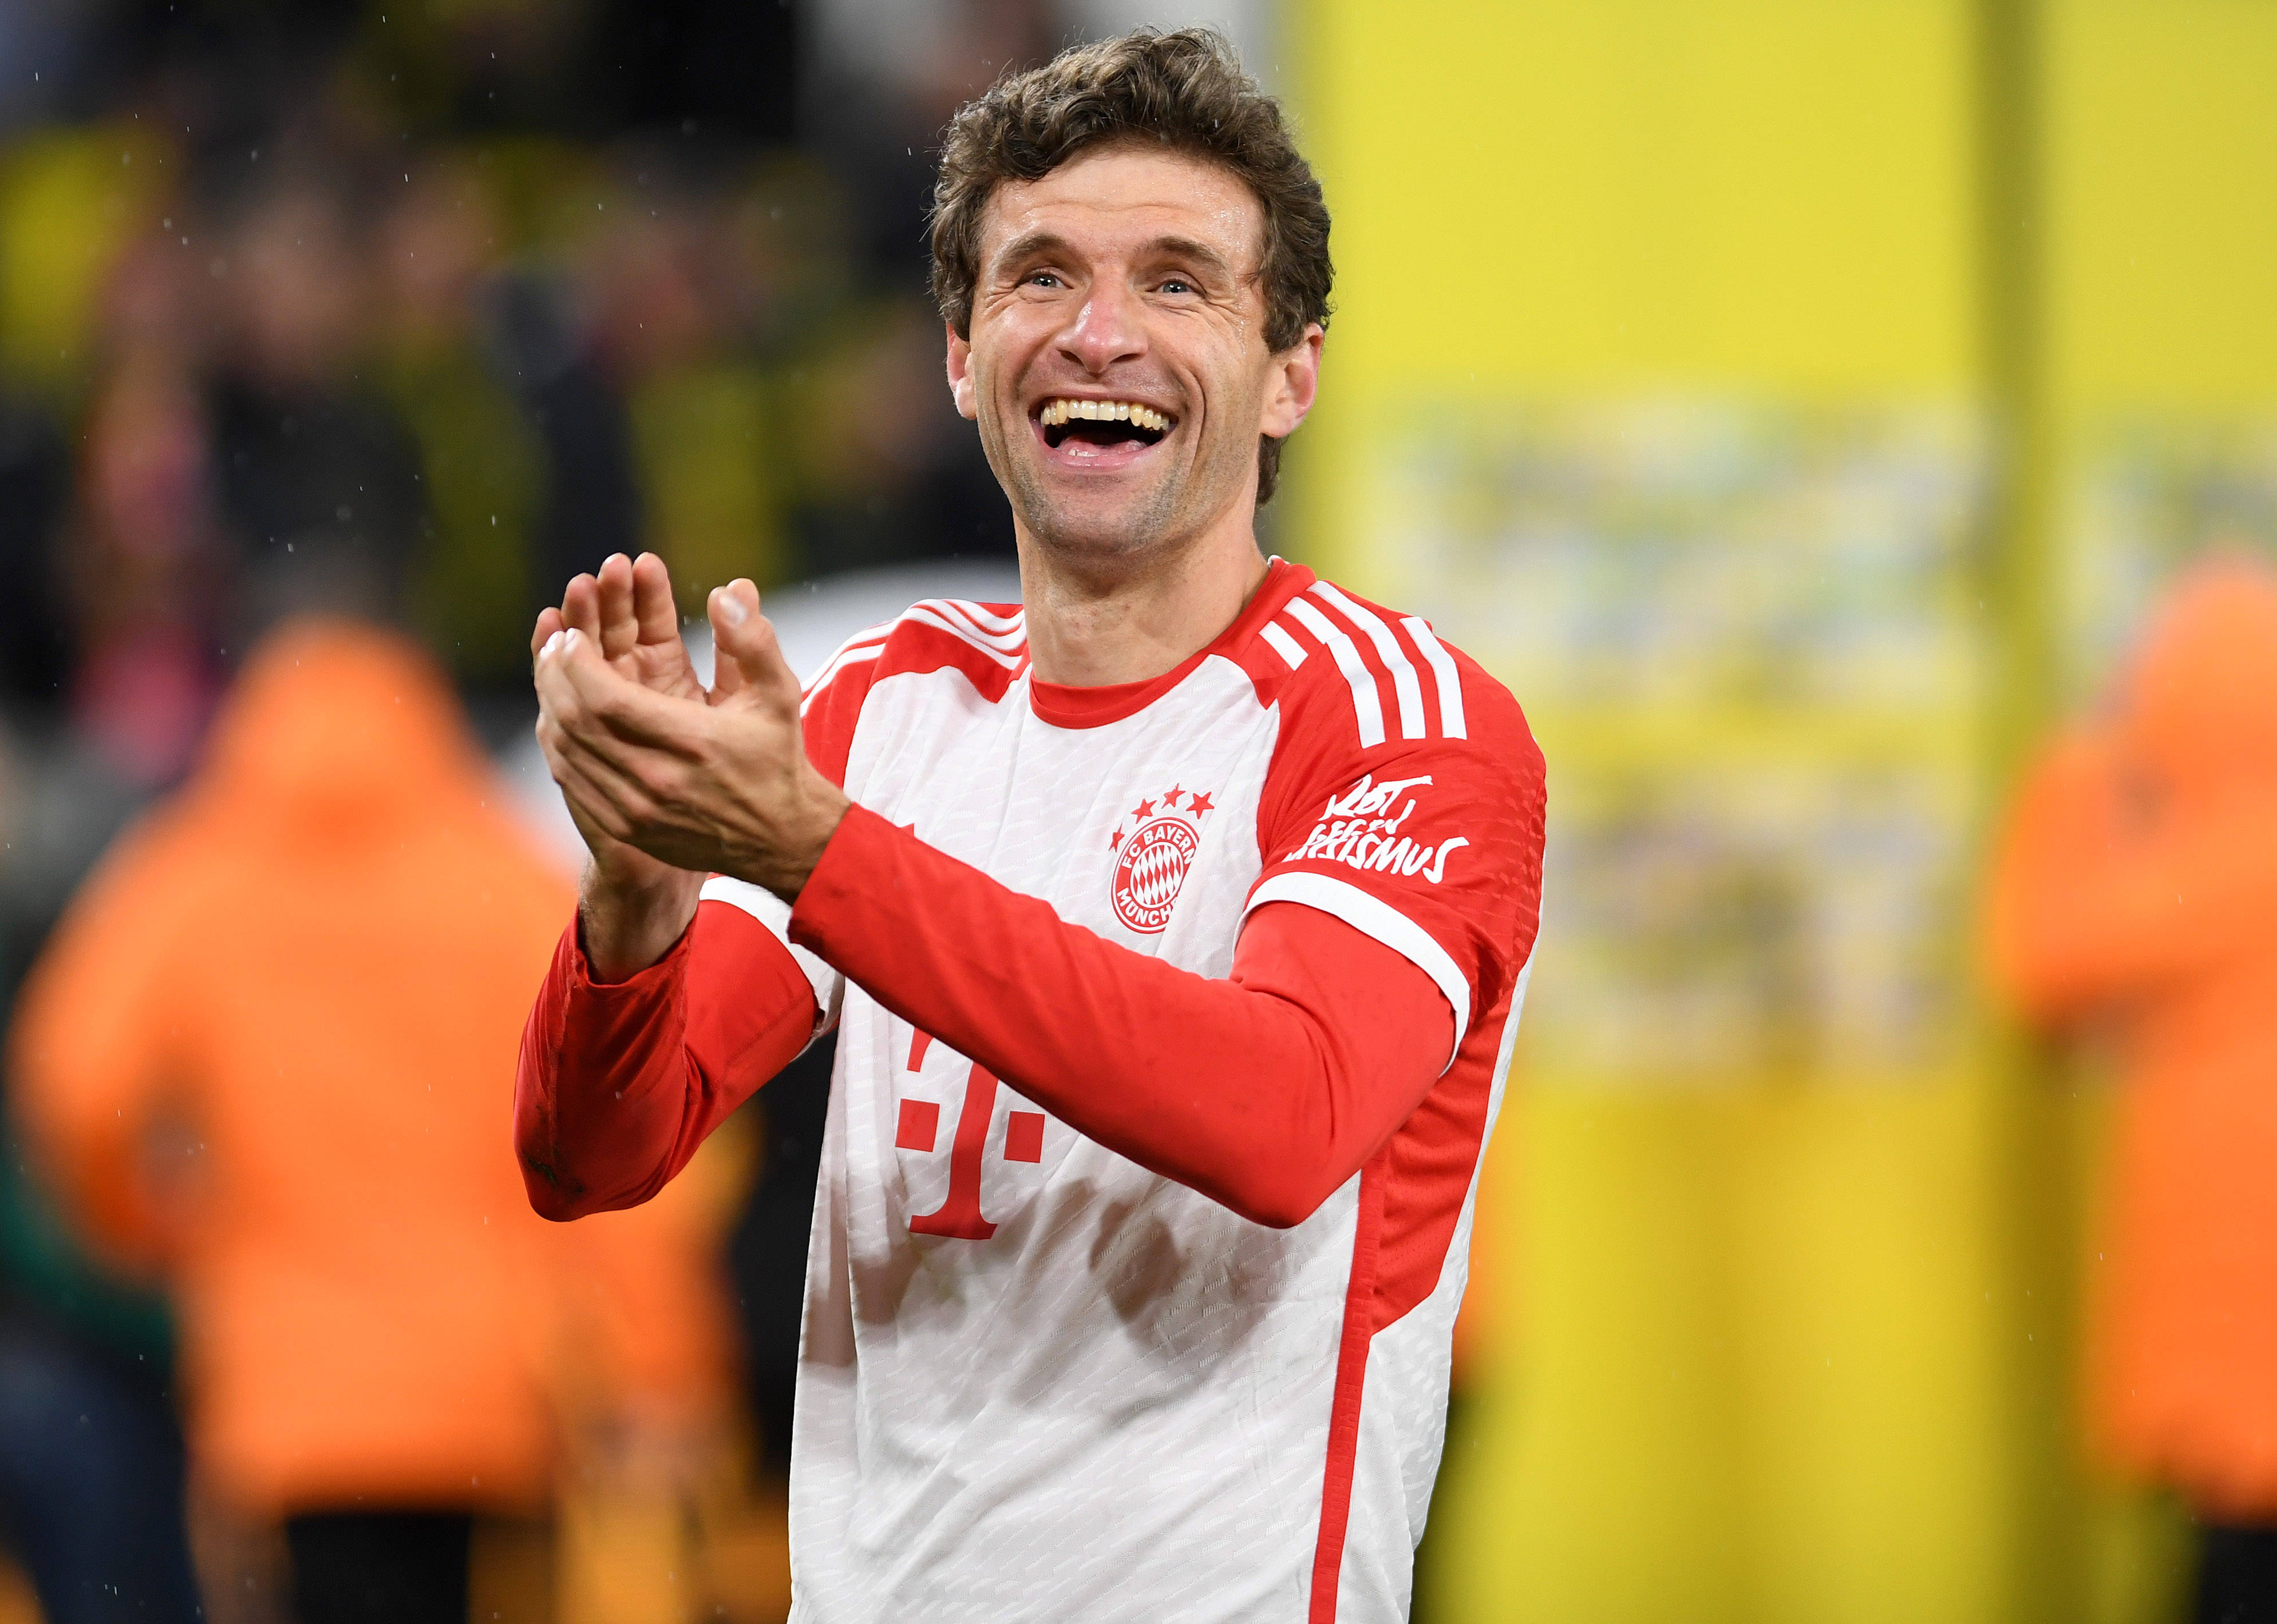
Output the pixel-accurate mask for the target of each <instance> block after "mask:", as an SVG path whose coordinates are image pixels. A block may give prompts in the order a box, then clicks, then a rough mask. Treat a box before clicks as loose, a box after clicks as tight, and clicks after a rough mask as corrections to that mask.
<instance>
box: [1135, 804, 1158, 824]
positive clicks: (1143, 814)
mask: <svg viewBox="0 0 2277 1624" xmlns="http://www.w3.org/2000/svg"><path fill="white" fill-rule="evenodd" d="M1131 816H1132V817H1134V818H1136V819H1138V821H1139V822H1141V823H1144V822H1146V820H1147V819H1149V818H1151V817H1153V816H1154V802H1152V801H1141V802H1139V803H1138V811H1137V812H1132V813H1131Z"/></svg>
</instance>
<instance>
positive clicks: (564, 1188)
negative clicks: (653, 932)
mask: <svg viewBox="0 0 2277 1624" xmlns="http://www.w3.org/2000/svg"><path fill="white" fill-rule="evenodd" d="M815 1017H816V1003H815V995H814V989H813V987H812V986H811V983H810V982H809V981H808V980H807V977H806V974H805V972H803V970H801V969H800V967H799V965H798V964H797V963H796V961H795V960H794V959H793V957H792V956H791V952H790V949H788V948H787V947H785V946H784V945H783V944H782V942H781V941H780V940H779V939H777V937H776V936H775V935H774V934H773V932H771V931H769V930H768V929H767V928H766V926H764V925H762V924H760V923H759V922H758V920H757V919H753V918H752V917H751V915H750V913H749V912H747V911H744V910H742V909H741V908H738V907H736V906H735V905H733V904H731V903H726V902H720V901H716V900H710V899H707V900H705V901H704V902H702V903H698V904H697V910H696V918H695V920H694V922H693V923H691V924H690V925H689V927H688V930H687V932H686V934H683V935H682V937H681V939H680V941H679V942H677V943H675V944H674V947H673V949H672V951H671V952H669V953H667V954H666V955H665V956H664V957H663V958H661V959H659V961H658V962H657V963H655V964H651V965H650V966H649V967H648V968H647V969H645V970H643V971H642V972H640V973H639V974H637V975H635V976H633V977H631V978H629V979H628V980H624V981H621V982H613V983H601V982H596V981H595V980H593V979H592V976H591V972H590V966H589V965H588V964H587V963H586V960H585V955H584V951H583V949H582V948H581V947H580V945H579V943H578V940H577V926H576V924H575V921H574V920H573V921H572V922H571V924H570V926H569V928H568V929H567V931H565V932H563V933H562V937H561V941H560V945H559V946H558V947H556V949H554V954H553V963H552V967H551V968H550V969H549V970H548V972H547V973H546V978H545V986H544V987H541V988H540V989H539V992H538V995H537V1004H536V1005H535V1006H534V1007H533V1008H532V1009H531V1010H530V1014H529V1025H528V1026H526V1027H525V1028H524V1029H523V1033H522V1057H521V1062H520V1064H519V1065H518V1067H517V1068H516V1075H515V1079H514V1148H515V1150H516V1153H517V1154H518V1155H519V1156H520V1158H521V1162H522V1183H523V1185H524V1186H525V1187H526V1188H527V1189H528V1190H529V1201H530V1205H531V1206H532V1207H534V1208H537V1211H538V1212H540V1213H541V1214H543V1215H544V1216H546V1217H549V1218H557V1219H566V1218H575V1217H582V1216H584V1215H585V1214H587V1213H592V1212H605V1211H608V1210H610V1209H612V1208H621V1207H631V1206H636V1205H637V1204H638V1203H640V1202H642V1201H646V1200H648V1199H649V1197H651V1196H652V1195H654V1194H655V1193H657V1192H658V1191H659V1190H660V1189H662V1188H663V1187H664V1185H665V1181H666V1180H667V1179H669V1178H671V1177H672V1176H673V1175H674V1174H675V1173H677V1172H678V1171H679V1170H681V1169H682V1167H685V1166H686V1165H687V1164H688V1160H689V1157H690V1156H692V1155H695V1154H696V1148H697V1146H699V1145H701V1144H702V1143H703V1142H704V1137H705V1136H706V1135H707V1134H709V1133H710V1132H712V1129H713V1128H715V1127H717V1126H718V1125H720V1122H721V1121H723V1120H724V1119H725V1118H726V1117H727V1115H728V1113H730V1112H731V1111H733V1110H734V1109H735V1108H736V1107H737V1106H738V1105H741V1104H742V1102H744V1101H745V1100H747V1099H749V1098H750V1096H751V1094H753V1093H754V1092H755V1091H756V1090H757V1089H758V1087H759V1086H760V1085H761V1084H763V1083H765V1081H766V1080H767V1079H769V1078H771V1077H773V1075H774V1074H775V1073H776V1072H777V1071H781V1070H782V1068H783V1067H784V1066H785V1065H787V1064H789V1062H790V1061H791V1060H792V1059H794V1058H795V1057H796V1056H797V1054H798V1052H799V1050H800V1049H802V1048H805V1047H806V1044H807V1042H808V1041H809V1040H810V1039H811V1038H812V1037H813V1035H814V1027H815Z"/></svg>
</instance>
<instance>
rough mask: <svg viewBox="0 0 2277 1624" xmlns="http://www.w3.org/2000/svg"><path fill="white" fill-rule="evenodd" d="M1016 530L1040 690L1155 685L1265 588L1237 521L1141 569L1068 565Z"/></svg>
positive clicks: (1246, 531) (1249, 530)
mask: <svg viewBox="0 0 2277 1624" xmlns="http://www.w3.org/2000/svg"><path fill="white" fill-rule="evenodd" d="M1016 528H1017V533H1018V542H1019V549H1020V597H1021V600H1022V603H1023V606H1024V608H1025V609H1026V611H1027V634H1028V658H1029V660H1031V661H1032V664H1033V666H1034V667H1035V673H1036V677H1037V680H1038V681H1039V682H1058V683H1062V684H1064V685H1066V686H1069V687H1072V688H1103V687H1107V686H1109V685H1111V684H1114V683H1117V682H1146V681H1147V680H1148V679H1150V678H1153V677H1157V676H1160V675H1162V674H1163V673H1164V672H1165V671H1169V670H1173V669H1175V668H1176V667H1177V666H1178V665H1179V664H1180V663H1182V662H1183V661H1184V660H1186V659H1187V658H1188V657H1189V656H1190V655H1192V654H1194V653H1196V652H1199V651H1200V650H1202V649H1205V648H1207V647H1208V646H1209V644H1210V643H1211V642H1212V640H1213V639H1215V637H1217V635H1218V634H1219V633H1220V632H1222V631H1223V630H1224V629H1226V628H1227V627H1229V626H1230V625H1232V624H1233V622H1234V621H1235V620H1236V619H1237V618H1238V617H1239V615H1240V614H1241V611H1242V607H1243V606H1244V605H1245V604H1247V603H1248V601H1249V599H1250V596H1251V594H1253V593H1254V592H1255V591H1257V588H1258V586H1259V584H1260V583H1261V582H1263V581H1264V579H1265V572H1266V561H1265V556H1264V554H1263V553H1260V552H1259V551H1258V546H1257V536H1256V532H1255V530H1254V529H1253V527H1252V525H1251V524H1250V523H1248V522H1243V523H1241V524H1240V525H1238V526H1233V525H1223V526H1220V527H1215V528H1214V529H1213V530H1210V531H1207V532H1205V533H1204V534H1202V535H1201V536H1199V537H1196V538H1193V539H1192V540H1191V541H1189V542H1188V543H1186V544H1185V545H1183V546H1178V547H1175V548H1169V549H1166V550H1164V551H1163V552H1162V553H1160V554H1157V555H1154V556H1150V557H1147V558H1146V559H1144V560H1129V559H1117V560H1109V561H1102V560H1097V559H1088V560H1085V559H1078V558H1073V557H1070V556H1069V555H1068V554H1067V553H1065V552H1063V551H1062V550H1060V549H1058V548H1055V547H1053V546H1051V545H1048V544H1047V543H1045V542H1042V541H1040V540H1039V538H1037V537H1036V536H1035V535H1034V534H1033V533H1032V531H1031V530H1029V529H1028V527H1027V526H1026V525H1025V524H1024V523H1022V524H1017V526H1016Z"/></svg>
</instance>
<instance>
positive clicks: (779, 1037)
mask: <svg viewBox="0 0 2277 1624" xmlns="http://www.w3.org/2000/svg"><path fill="white" fill-rule="evenodd" d="M886 631H887V628H884V627H877V628H872V629H871V630H869V631H866V632H864V633H863V634H861V635H860V636H859V637H855V638H854V639H852V640H851V641H850V642H849V643H847V644H845V645H844V646H842V647H841V648H840V649H839V650H838V652H836V653H834V654H833V655H832V656H831V657H830V660H828V662H827V663H826V665H825V666H824V667H823V669H822V671H821V672H820V673H819V675H817V676H816V678H815V680H814V681H813V682H811V683H810V684H809V685H808V687H807V689H806V690H805V693H804V695H803V700H802V704H801V706H800V711H801V715H802V718H803V724H804V729H803V730H804V734H805V739H806V751H807V756H808V758H809V759H811V760H812V761H813V763H814V764H815V766H816V767H817V769H818V770H819V771H820V772H821V773H822V774H824V776H826V777H827V778H828V779H829V780H830V782H832V783H834V784H839V785H841V786H842V785H843V784H844V783H845V782H846V761H847V756H848V753H849V751H851V749H852V748H853V739H854V728H855V724H856V722H857V721H859V720H860V717H861V713H862V702H863V700H864V698H865V697H866V696H867V695H868V693H869V688H870V679H871V676H872V671H873V668H874V665H875V662H876V660H877V658H878V656H879V653H880V651H881V650H882V648H883V645H884V639H885V633H886ZM721 897H724V898H726V899H727V900H720V898H721ZM739 897H740V898H742V902H738V901H737V900H736V899H737V898H739ZM746 904H749V905H746ZM781 912H782V910H781V904H780V903H775V902H774V900H773V898H772V897H768V896H765V894H764V893H761V892H760V891H758V888H756V887H753V886H748V885H744V884H742V882H741V881H732V880H726V879H723V878H720V877H716V876H715V877H714V878H713V879H712V881H710V882H709V883H707V884H706V886H705V887H704V900H703V901H701V902H699V903H697V906H696V918H695V919H694V921H693V922H692V923H691V924H690V925H689V927H688V930H687V932H686V934H683V935H682V937H681V939H680V941H679V942H676V943H674V946H673V949H672V951H670V952H669V953H667V954H666V955H665V956H664V957H662V958H660V959H659V960H658V961H657V962H656V963H655V964H651V965H650V966H649V967H648V968H647V969H645V970H643V971H642V972H640V973H638V974H637V975H635V976H633V977H631V978H630V979H629V980H625V981H621V982H616V983H601V982H597V981H595V980H593V979H592V972H591V966H590V964H587V963H586V960H585V954H584V949H583V947H582V945H581V944H580V943H579V942H578V935H577V925H576V923H575V921H574V920H573V921H572V922H571V924H570V926H569V928H568V929H567V930H566V931H564V932H563V933H562V935H561V941H560V945H559V946H558V947H556V948H555V949H554V952H553V963H552V967H551V968H550V969H549V970H548V971H547V972H546V977H545V985H544V986H543V987H540V988H539V989H538V994H537V1005H536V1007H535V1008H533V1009H532V1010H530V1012H529V1024H528V1025H526V1026H525V1027H524V1028H523V1029H522V1056H521V1060H520V1063H519V1064H518V1065H517V1066H516V1068H515V1075H514V1149H515V1151H516V1153H517V1154H518V1155H519V1156H520V1158H521V1162H522V1183H523V1185H524V1186H526V1187H527V1188H528V1190H529V1204H530V1205H531V1206H532V1207H534V1208H537V1211H538V1212H539V1213H541V1214H543V1215H544V1216H546V1217H549V1218H557V1219H560V1218H576V1217H582V1216H584V1215H585V1214H587V1213H592V1212H606V1211H610V1210H612V1209H613V1208H621V1207H634V1206H637V1205H639V1204H640V1203H641V1202H643V1201H647V1200H648V1199H649V1198H650V1197H651V1196H652V1195H654V1194H655V1193H657V1192H658V1191H659V1190H660V1189H662V1188H663V1187H664V1186H665V1183H666V1180H668V1179H670V1178H672V1176H673V1175H674V1174H675V1173H677V1172H678V1171H679V1170H681V1169H682V1168H683V1167H685V1166H686V1165H687V1164H688V1160H689V1157H690V1156H692V1155H695V1154H696V1147H697V1146H699V1145H701V1144H702V1143H703V1142H704V1136H705V1135H707V1134H709V1133H710V1132H712V1129H713V1128H715V1127H717V1126H718V1125H720V1123H721V1122H722V1121H723V1120H725V1119H726V1117H727V1115H728V1113H729V1112H731V1111H733V1110H734V1109H735V1108H736V1107H737V1106H738V1105H741V1104H742V1102H744V1101H745V1100H747V1099H749V1098H750V1096H751V1095H752V1094H753V1093H754V1092H756V1091H757V1090H758V1087H759V1086H760V1085H762V1084H763V1083H765V1081H766V1080H767V1079H769V1078H771V1077H773V1075H774V1074H775V1073H776V1072H777V1071H781V1070H782V1068H783V1067H784V1066H785V1065H787V1064H789V1063H790V1062H791V1061H792V1060H793V1059H794V1058H796V1056H797V1055H798V1052H799V1051H800V1050H801V1049H803V1048H805V1047H806V1045H807V1043H808V1042H809V1041H811V1039H812V1038H813V1036H814V1030H815V1025H816V1021H817V1016H818V1010H819V1007H820V1003H821V1002H822V999H821V998H819V997H818V994H819V993H820V992H821V989H820V988H819V987H817V985H816V984H815V983H814V982H813V981H811V980H809V977H808V974H807V971H806V969H805V968H804V967H803V966H802V965H801V964H799V963H798V961H797V960H796V958H794V957H792V954H791V950H790V949H789V948H788V946H787V945H786V944H785V943H784V942H783V941H782V940H781V937H780V936H779V935H778V934H776V932H775V931H774V930H772V929H770V928H769V927H768V926H767V925H766V924H765V923H763V922H762V920H761V919H760V918H758V917H756V915H757V913H765V914H768V915H769V916H771V917H777V918H778V919H779V917H780V915H781ZM825 996H826V997H827V999H828V1002H829V1003H831V1004H832V1005H833V1006H834V1005H835V1003H836V999H835V997H834V995H825Z"/></svg>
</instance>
